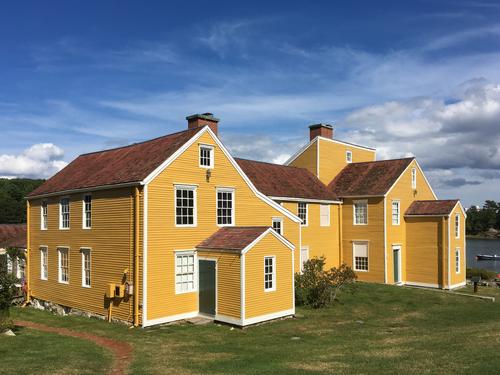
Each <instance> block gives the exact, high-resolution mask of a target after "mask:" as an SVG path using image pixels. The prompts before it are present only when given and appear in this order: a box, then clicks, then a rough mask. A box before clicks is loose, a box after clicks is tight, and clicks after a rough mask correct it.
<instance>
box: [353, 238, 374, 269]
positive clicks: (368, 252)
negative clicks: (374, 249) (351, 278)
mask: <svg viewBox="0 0 500 375" xmlns="http://www.w3.org/2000/svg"><path fill="white" fill-rule="evenodd" d="M356 244H366V255H367V258H368V262H367V263H368V265H367V268H368V269H366V270H360V269H357V268H356V254H355V253H354V245H356ZM352 269H353V270H354V271H356V272H369V271H370V242H369V241H352Z"/></svg>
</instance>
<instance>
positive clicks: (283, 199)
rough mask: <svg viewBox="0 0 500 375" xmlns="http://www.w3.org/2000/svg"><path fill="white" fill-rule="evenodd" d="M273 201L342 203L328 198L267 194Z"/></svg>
mask: <svg viewBox="0 0 500 375" xmlns="http://www.w3.org/2000/svg"><path fill="white" fill-rule="evenodd" d="M269 198H271V199H272V200H275V201H284V202H303V203H323V204H342V201H335V200H328V199H312V198H311V199H309V198H294V197H275V196H269Z"/></svg>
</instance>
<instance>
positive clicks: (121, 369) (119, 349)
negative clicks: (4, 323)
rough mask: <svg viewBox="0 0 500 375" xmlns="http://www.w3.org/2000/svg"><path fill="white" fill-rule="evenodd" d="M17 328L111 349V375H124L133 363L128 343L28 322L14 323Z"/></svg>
mask: <svg viewBox="0 0 500 375" xmlns="http://www.w3.org/2000/svg"><path fill="white" fill-rule="evenodd" d="M14 324H15V325H16V326H21V327H27V328H32V329H36V330H39V331H43V332H51V333H57V334H58V335H63V336H71V337H77V338H81V339H84V340H89V341H92V342H94V343H96V344H97V345H100V346H103V347H104V348H106V349H109V350H110V351H111V353H112V354H113V357H114V359H113V368H112V369H111V371H110V372H109V373H110V374H111V375H123V374H125V371H126V370H127V369H128V367H129V365H130V363H131V362H132V346H131V345H130V344H128V343H126V342H122V341H117V340H112V339H108V338H106V337H102V336H96V335H91V334H89V333H83V332H76V331H72V330H70V329H67V328H58V327H49V326H46V325H44V324H38V323H33V322H27V321H23V320H16V321H14Z"/></svg>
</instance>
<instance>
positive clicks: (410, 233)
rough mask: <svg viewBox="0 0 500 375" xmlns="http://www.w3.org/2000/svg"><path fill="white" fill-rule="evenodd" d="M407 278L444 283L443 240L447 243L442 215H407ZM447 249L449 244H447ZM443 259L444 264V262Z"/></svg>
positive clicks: (413, 280)
mask: <svg viewBox="0 0 500 375" xmlns="http://www.w3.org/2000/svg"><path fill="white" fill-rule="evenodd" d="M406 221H407V225H408V228H407V231H406V243H407V252H406V281H407V282H408V283H412V282H415V283H424V284H433V285H436V284H437V285H439V286H442V285H443V281H444V283H447V280H446V277H445V280H443V275H442V273H443V269H444V268H446V267H444V266H445V263H446V262H447V259H443V254H444V253H445V252H446V251H445V252H443V242H444V243H445V244H446V243H447V234H446V233H447V232H446V230H447V229H446V228H445V227H443V218H442V217H439V216H437V217H414V218H407V220H406ZM445 246H446V248H447V245H445ZM443 262H444V263H443Z"/></svg>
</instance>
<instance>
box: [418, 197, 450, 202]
mask: <svg viewBox="0 0 500 375" xmlns="http://www.w3.org/2000/svg"><path fill="white" fill-rule="evenodd" d="M459 200H460V199H458V198H456V199H416V200H414V201H413V202H456V201H459Z"/></svg>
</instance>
